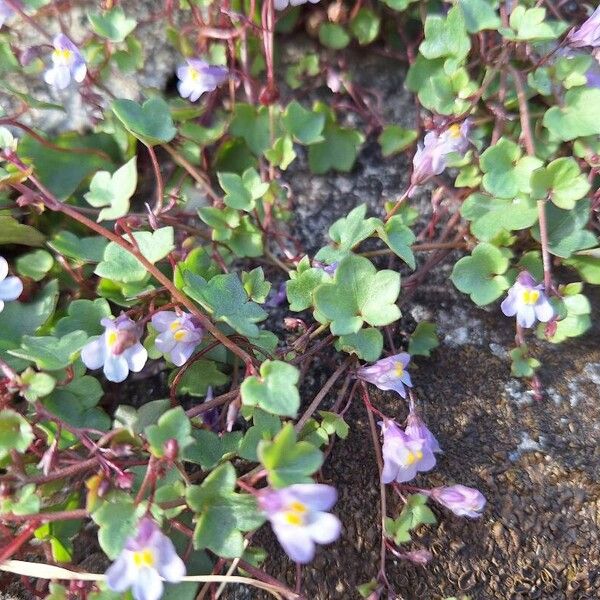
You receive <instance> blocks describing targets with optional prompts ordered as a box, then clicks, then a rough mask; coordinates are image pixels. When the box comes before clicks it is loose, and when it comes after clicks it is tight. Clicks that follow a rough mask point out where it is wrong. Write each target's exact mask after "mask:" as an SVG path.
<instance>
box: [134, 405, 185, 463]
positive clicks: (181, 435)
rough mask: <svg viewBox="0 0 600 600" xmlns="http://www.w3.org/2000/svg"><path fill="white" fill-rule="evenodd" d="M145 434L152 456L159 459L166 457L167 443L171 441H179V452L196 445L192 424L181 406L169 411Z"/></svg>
mask: <svg viewBox="0 0 600 600" xmlns="http://www.w3.org/2000/svg"><path fill="white" fill-rule="evenodd" d="M144 433H145V435H146V439H147V440H148V443H149V444H150V450H151V452H152V454H154V456H156V457H157V458H161V457H162V456H164V455H165V443H166V442H167V441H169V440H176V441H177V445H178V448H179V452H181V451H182V450H184V448H186V447H187V446H189V445H190V444H193V443H194V438H192V435H191V433H192V424H191V422H190V420H189V418H188V416H187V415H186V414H185V411H184V410H183V408H181V406H178V407H177V408H172V409H171V410H168V411H167V412H166V413H164V414H163V415H162V416H161V417H160V419H158V423H156V425H149V426H148V427H146V429H145V430H144Z"/></svg>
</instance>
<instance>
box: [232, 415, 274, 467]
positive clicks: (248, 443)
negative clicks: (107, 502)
mask: <svg viewBox="0 0 600 600" xmlns="http://www.w3.org/2000/svg"><path fill="white" fill-rule="evenodd" d="M252 422H253V425H252V427H250V429H248V431H247V432H246V435H245V436H244V439H243V440H242V443H241V444H240V447H239V455H240V456H241V457H242V458H245V459H246V460H251V461H253V462H257V461H258V455H257V452H256V451H257V447H258V444H259V442H260V441H261V440H272V439H273V438H274V437H275V435H276V434H277V433H278V432H279V431H280V430H281V421H280V420H279V417H276V416H275V415H271V414H269V413H267V412H265V411H263V410H260V408H255V409H252Z"/></svg>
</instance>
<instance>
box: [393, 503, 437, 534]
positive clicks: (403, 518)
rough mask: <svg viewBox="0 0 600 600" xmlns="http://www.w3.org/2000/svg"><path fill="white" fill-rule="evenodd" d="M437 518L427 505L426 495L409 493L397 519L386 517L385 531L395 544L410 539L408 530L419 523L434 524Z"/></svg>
mask: <svg viewBox="0 0 600 600" xmlns="http://www.w3.org/2000/svg"><path fill="white" fill-rule="evenodd" d="M435 523H437V519H436V517H435V515H434V514H433V511H432V510H431V509H430V508H429V507H428V506H427V496H425V495H423V494H411V495H410V496H408V498H407V501H406V504H405V505H404V507H403V508H402V511H401V513H400V515H399V516H398V518H397V519H390V518H386V522H385V533H386V535H387V536H389V537H391V538H393V539H394V542H395V543H396V544H404V543H407V542H410V541H411V537H410V531H411V530H413V529H416V528H417V527H419V526H420V525H434V524H435Z"/></svg>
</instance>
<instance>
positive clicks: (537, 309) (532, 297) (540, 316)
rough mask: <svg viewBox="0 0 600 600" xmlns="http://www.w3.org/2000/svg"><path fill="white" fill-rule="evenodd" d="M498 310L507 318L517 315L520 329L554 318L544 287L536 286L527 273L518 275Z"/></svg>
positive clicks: (541, 285)
mask: <svg viewBox="0 0 600 600" xmlns="http://www.w3.org/2000/svg"><path fill="white" fill-rule="evenodd" d="M500 308H501V309H502V312H503V313H504V314H505V315H506V316H507V317H512V316H514V315H517V323H518V324H519V325H520V326H521V327H532V326H533V324H534V323H535V321H536V319H537V320H538V321H541V322H542V323H547V322H548V321H550V320H551V319H552V317H553V316H554V309H553V308H552V305H551V304H550V302H549V300H548V297H547V296H546V294H545V292H544V285H543V284H539V285H538V284H537V282H536V281H535V279H534V278H533V277H532V276H531V275H530V274H529V273H528V272H527V271H522V272H521V273H519V275H518V277H517V281H516V282H515V284H514V285H513V286H512V287H511V288H510V289H509V290H508V296H507V297H506V298H505V299H504V301H503V302H502V304H501V305H500Z"/></svg>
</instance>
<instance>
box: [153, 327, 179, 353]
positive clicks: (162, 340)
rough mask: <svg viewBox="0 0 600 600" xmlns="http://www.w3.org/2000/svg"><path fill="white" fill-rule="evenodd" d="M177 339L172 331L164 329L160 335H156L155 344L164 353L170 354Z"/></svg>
mask: <svg viewBox="0 0 600 600" xmlns="http://www.w3.org/2000/svg"><path fill="white" fill-rule="evenodd" d="M176 344H177V341H176V340H175V338H174V337H173V332H172V331H163V333H161V334H160V335H157V336H156V339H155V340H154V345H155V346H156V347H157V348H158V350H159V351H160V352H162V353H163V354H168V353H169V352H171V350H173V348H175V345H176Z"/></svg>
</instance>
